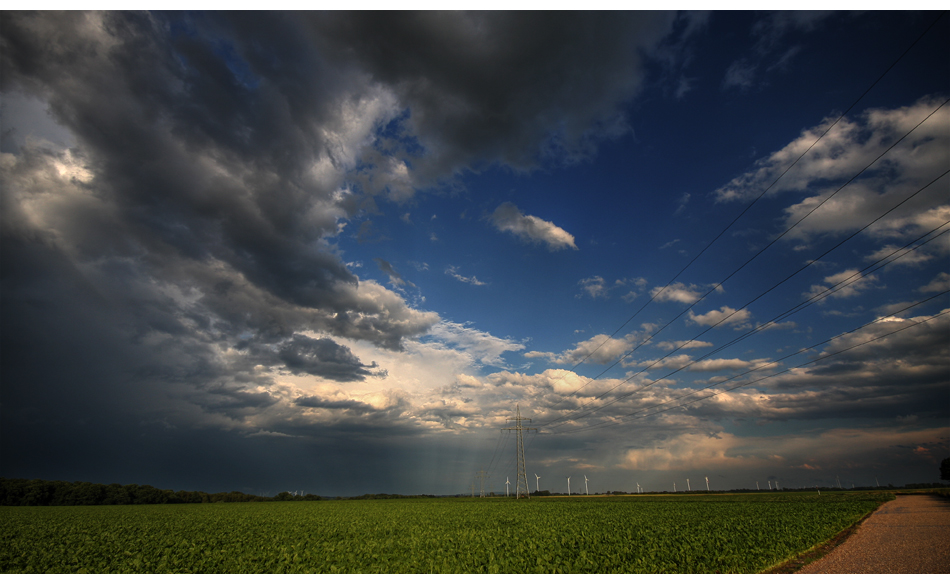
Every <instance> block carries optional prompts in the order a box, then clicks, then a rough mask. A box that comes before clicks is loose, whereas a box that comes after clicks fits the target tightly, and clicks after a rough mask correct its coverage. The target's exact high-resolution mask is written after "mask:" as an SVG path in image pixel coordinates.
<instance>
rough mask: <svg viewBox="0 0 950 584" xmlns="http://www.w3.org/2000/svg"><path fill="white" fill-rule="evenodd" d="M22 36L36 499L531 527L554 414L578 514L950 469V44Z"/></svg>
mask: <svg viewBox="0 0 950 584" xmlns="http://www.w3.org/2000/svg"><path fill="white" fill-rule="evenodd" d="M928 27H929V28H928ZM925 31H926V32H925ZM0 33H2V42H3V45H2V51H0V55H2V57H0V58H2V67H3V76H2V81H0V92H2V107H3V109H2V126H3V128H2V130H3V135H2V143H0V150H2V154H0V157H2V158H0V161H2V165H3V173H2V181H3V192H2V204H3V213H2V215H3V219H2V237H3V246H2V251H3V262H2V264H0V269H2V273H3V280H2V286H3V288H2V292H3V294H2V296H0V302H2V315H3V322H4V326H3V329H2V331H0V335H2V343H3V345H2V347H3V350H2V352H0V359H2V370H0V374H2V375H3V383H2V394H0V395H2V401H0V403H2V409H0V416H2V417H3V424H2V429H0V432H2V436H3V443H4V445H5V447H4V456H3V457H2V458H3V460H2V462H0V474H3V476H18V477H26V478H33V477H36V478H47V479H61V480H88V481H93V482H106V483H109V482H120V483H132V482H136V483H150V484H154V485H156V486H161V487H166V488H175V489H201V490H208V491H214V490H242V491H245V492H259V493H268V494H274V493H276V492H278V491H281V490H288V489H289V490H304V491H306V492H315V493H320V494H327V495H347V494H360V493H364V492H401V493H420V492H426V493H437V494H449V493H458V492H468V491H469V489H470V485H471V483H472V480H473V477H474V476H475V473H476V472H477V471H479V470H480V469H485V470H486V471H488V472H489V473H490V474H491V477H492V478H491V484H490V487H491V488H493V489H494V490H496V491H497V490H501V489H503V488H504V487H503V486H504V482H505V478H506V477H511V479H512V482H513V481H514V476H515V472H516V470H515V462H514V438H513V437H512V436H510V434H507V433H503V432H501V431H500V430H501V429H502V428H505V427H507V426H508V425H509V422H508V419H509V418H512V417H513V415H514V410H515V408H516V407H519V408H520V411H521V413H522V415H523V416H525V417H528V418H531V419H532V420H533V421H532V426H533V427H537V428H539V430H540V432H539V433H537V434H536V435H532V436H531V437H529V438H528V439H527V445H528V447H527V450H526V457H527V467H528V475H529V478H531V481H530V484H531V486H532V488H533V487H534V485H535V479H534V478H533V476H534V475H535V474H538V475H540V476H541V477H542V478H541V483H542V484H541V487H542V488H550V489H553V490H559V491H563V490H565V489H566V480H564V479H565V477H567V476H568V475H575V476H577V475H580V476H583V475H586V476H588V477H589V478H590V481H591V482H590V489H591V492H602V491H607V490H623V491H636V485H637V484H639V485H641V486H642V487H643V488H645V489H648V490H657V491H662V490H672V484H673V482H676V483H677V485H685V484H686V480H687V479H690V480H691V482H692V483H693V484H694V485H699V484H700V483H701V482H702V479H703V477H706V476H708V477H709V478H710V483H711V486H712V488H726V489H729V488H752V487H754V485H755V483H756V482H758V483H759V484H760V485H761V486H765V485H766V484H767V482H768V481H773V482H774V481H779V482H780V483H781V484H782V485H783V486H787V487H801V486H806V485H807V486H814V485H821V486H830V485H831V484H833V483H835V482H837V481H838V480H840V481H841V482H842V484H856V485H870V484H874V482H875V481H878V482H880V483H881V484H887V483H893V484H905V483H908V482H931V481H935V480H936V479H937V478H938V473H937V467H938V466H939V462H940V460H941V459H943V458H946V457H947V456H948V455H950V424H948V422H950V416H948V414H950V411H948V403H947V395H948V389H950V388H948V380H950V359H948V357H950V355H948V351H950V343H948V341H950V339H948V331H950V328H948V321H947V319H948V318H950V317H948V316H947V312H948V308H950V303H948V295H947V294H945V293H946V292H947V290H948V289H950V276H948V272H950V267H948V266H950V264H948V262H947V259H948V253H950V239H948V236H947V234H946V231H945V230H946V229H947V227H948V226H947V225H946V222H947V221H950V204H948V197H947V193H948V177H947V175H946V174H945V173H946V172H947V171H948V170H950V109H947V106H945V105H943V104H944V103H945V102H946V101H947V100H948V98H950V67H948V65H950V62H948V57H947V55H948V54H950V51H948V48H950V47H948V43H950V20H948V19H947V17H946V16H945V15H944V16H942V17H940V15H939V13H935V12H922V11H917V12H871V13H850V12H843V13H825V12H795V13H773V12H680V13H676V12H670V13H665V12H651V13H638V12H630V13H572V14H558V13H525V14H518V13H474V14H472V13H402V14H399V15H387V14H381V13H373V12H365V13H330V14H327V13H307V14H295V13H264V14H259V15H255V16H254V17H247V16H244V15H241V14H234V13H101V14H85V13H71V14H55V13H41V14H29V13H21V12H15V13H14V12H10V13H6V14H5V18H4V21H3V24H2V28H0ZM918 39H919V40H918ZM908 49H909V50H908ZM905 52H906V53H905ZM895 62H896V64H895ZM892 65H893V67H892ZM882 75H883V76H882ZM918 124H919V125H918ZM889 148H890V150H888V149H889ZM879 156H880V159H879V160H877V161H876V162H875V160H876V159H877V158H878V157H879ZM869 165H870V166H869ZM786 171H787V172H786ZM783 173H784V174H783ZM928 185H929V186H928ZM825 199H827V201H825ZM904 199H907V200H906V202H904V203H901V201H903V200H904ZM822 201H825V202H822ZM898 203H901V204H898ZM799 221H800V223H799ZM786 231H787V233H785V232H786ZM783 233H784V235H783ZM779 236H781V237H779ZM777 238H778V239H777ZM917 244H922V245H921V247H920V248H919V249H914V248H912V247H908V246H915V245H917ZM875 262H879V263H875ZM865 270H867V272H865ZM871 270H874V271H871ZM836 286H840V287H836ZM816 295H818V296H817V297H816ZM825 296H826V297H825ZM809 299H814V300H815V301H814V302H810V303H808V304H807V305H805V306H799V305H800V304H801V303H802V302H803V301H806V300H809ZM917 303H919V304H917ZM912 305H913V306H912ZM908 307H910V308H908ZM795 308H801V310H799V311H796V312H795V313H794V314H788V313H787V312H788V311H789V310H791V309H795ZM905 308H906V309H907V310H903V309H905ZM902 310H903V311H902ZM726 317H728V319H727V320H724V321H723V319H725V318H726ZM720 321H723V322H721V323H720ZM904 328H906V329H907V330H906V331H903V330H902V329H904ZM750 333H752V334H750ZM687 341H690V342H691V343H690V344H689V345H688V346H684V344H685V343H686V342H687ZM11 444H17V445H20V446H17V447H16V448H12V449H11V448H10V446H8V445H11ZM555 479H556V480H555ZM548 480H551V481H552V482H550V483H548V482H547V481H548ZM545 483H546V484H545ZM561 483H564V485H561ZM576 484H582V480H581V481H578V482H577V483H576ZM576 484H572V487H574V488H575V489H576Z"/></svg>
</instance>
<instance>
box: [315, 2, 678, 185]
mask: <svg viewBox="0 0 950 584" xmlns="http://www.w3.org/2000/svg"><path fill="white" fill-rule="evenodd" d="M673 18H674V17H673V15H672V14H666V13H636V14H634V13H629V12H624V13H616V12H614V13H600V14H597V13H576V12H570V13H540V12H508V13H498V12H484V13H458V12H440V13H431V12H426V13H405V12H403V13H395V14H390V13H378V12H360V13H331V14H311V15H309V21H310V26H311V28H312V30H313V31H314V33H315V34H316V35H317V36H318V37H319V39H320V41H319V42H320V43H321V44H322V45H323V46H326V47H327V50H329V51H333V52H335V53H336V54H339V55H341V57H345V58H347V59H351V60H352V62H354V63H355V64H357V66H358V67H359V68H360V69H362V70H365V71H366V72H367V73H369V74H371V75H372V76H373V77H374V78H375V79H378V80H380V81H381V82H382V83H385V84H386V85H387V86H389V87H390V88H391V89H392V90H393V91H394V92H395V93H396V94H397V95H399V97H400V101H401V103H403V104H404V105H405V107H408V108H409V110H410V112H411V115H410V117H409V118H408V120H407V121H406V124H407V126H408V129H409V130H410V131H411V133H412V135H413V136H415V137H416V138H418V140H419V142H420V143H421V146H422V147H423V148H424V149H425V154H426V157H425V159H423V160H420V161H418V162H419V164H420V165H421V166H420V168H419V170H418V174H419V176H420V179H421V180H423V181H431V180H433V179H439V178H444V177H445V175H446V174H447V173H452V172H455V171H457V170H460V169H461V168H477V167H478V166H479V164H484V163H491V162H496V161H497V162H500V163H503V164H507V165H510V166H513V167H516V168H530V167H533V166H535V165H536V164H538V162H539V161H541V160H544V159H554V160H566V161H572V160H577V159H580V158H585V157H587V156H589V155H590V154H592V152H593V149H594V146H595V143H596V140H597V139H601V138H603V137H607V136H615V135H618V134H622V133H625V132H626V131H628V126H627V121H626V120H625V119H624V118H623V116H622V115H621V114H620V110H619V106H621V105H622V104H623V103H624V102H626V101H628V100H629V99H630V98H632V97H633V96H634V95H635V94H636V93H637V91H638V89H639V85H640V81H641V59H642V56H643V52H645V51H650V50H651V49H652V48H653V47H654V46H655V45H656V44H657V43H658V42H659V41H660V39H661V38H663V37H664V36H665V35H666V34H667V33H668V32H669V30H670V28H671V26H672V23H673ZM394 56H395V58H394Z"/></svg>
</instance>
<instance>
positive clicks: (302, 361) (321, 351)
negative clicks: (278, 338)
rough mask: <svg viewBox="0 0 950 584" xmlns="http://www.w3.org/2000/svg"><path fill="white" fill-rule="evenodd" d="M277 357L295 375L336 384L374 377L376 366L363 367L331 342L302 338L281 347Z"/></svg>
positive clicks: (348, 352)
mask: <svg viewBox="0 0 950 584" xmlns="http://www.w3.org/2000/svg"><path fill="white" fill-rule="evenodd" d="M277 355H278V356H279V357H280V360H281V361H283V363H284V365H286V366H287V368H288V369H290V370H291V371H292V372H294V373H296V374H297V375H302V374H309V375H318V376H320V377H323V378H326V379H334V380H336V381H358V380H361V379H364V378H365V377H366V376H367V375H373V373H372V372H370V369H372V368H374V367H376V363H372V364H370V365H364V364H363V363H362V362H361V361H360V360H359V359H358V358H357V357H356V356H355V355H353V353H352V352H351V351H350V350H349V349H348V348H347V347H343V346H341V345H338V344H336V343H335V342H333V341H332V340H331V339H311V338H310V337H305V336H303V335H294V338H293V339H292V340H290V341H289V342H287V343H284V344H283V345H282V346H281V347H280V350H279V351H278V353H277Z"/></svg>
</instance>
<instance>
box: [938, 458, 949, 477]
mask: <svg viewBox="0 0 950 584" xmlns="http://www.w3.org/2000/svg"><path fill="white" fill-rule="evenodd" d="M940 480H942V481H950V458H944V459H943V460H942V461H940Z"/></svg>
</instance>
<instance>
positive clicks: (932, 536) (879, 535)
mask: <svg viewBox="0 0 950 584" xmlns="http://www.w3.org/2000/svg"><path fill="white" fill-rule="evenodd" d="M796 573H797V574H947V573H950V501H947V499H943V498H941V497H936V496H928V495H910V496H899V497H897V499H895V500H894V501H888V502H887V503H885V504H883V505H881V507H880V508H878V510H877V511H875V512H874V513H873V514H872V515H871V516H870V517H868V518H867V519H866V520H865V521H864V523H862V524H861V525H860V526H859V527H858V529H857V531H855V532H854V533H853V534H852V535H851V537H849V538H848V539H847V540H845V542H844V543H843V544H841V545H840V546H838V547H836V548H835V549H834V550H832V551H831V553H829V554H828V555H826V556H825V557H823V558H821V559H819V560H816V561H814V562H812V563H810V564H808V565H807V566H805V567H803V568H802V569H801V570H799V571H798V572H796Z"/></svg>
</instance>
